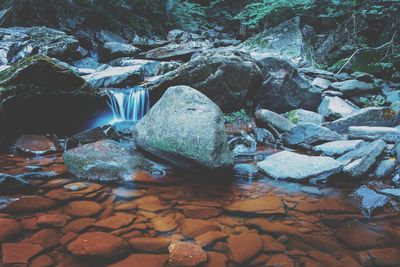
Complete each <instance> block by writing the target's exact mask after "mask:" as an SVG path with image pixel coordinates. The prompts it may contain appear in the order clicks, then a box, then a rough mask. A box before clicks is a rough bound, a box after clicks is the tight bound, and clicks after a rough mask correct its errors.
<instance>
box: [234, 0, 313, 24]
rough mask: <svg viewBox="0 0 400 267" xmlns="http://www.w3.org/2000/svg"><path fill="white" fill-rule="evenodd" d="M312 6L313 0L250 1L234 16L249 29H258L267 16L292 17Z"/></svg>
mask: <svg viewBox="0 0 400 267" xmlns="http://www.w3.org/2000/svg"><path fill="white" fill-rule="evenodd" d="M313 6H314V0H262V1H255V2H254V1H252V2H251V3H250V4H248V5H246V6H245V7H244V9H243V10H242V11H241V12H240V13H239V14H237V15H236V17H235V18H236V19H238V20H241V21H243V23H244V24H246V25H247V26H248V27H249V28H251V29H254V28H256V27H258V26H259V25H260V24H261V23H262V22H264V21H265V19H266V18H267V17H268V16H270V15H271V16H278V17H279V16H282V15H284V16H285V17H286V16H288V15H289V16H294V15H296V14H299V13H301V12H304V11H305V10H308V9H310V8H312V7H313Z"/></svg>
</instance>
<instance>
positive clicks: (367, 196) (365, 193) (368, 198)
mask: <svg viewBox="0 0 400 267" xmlns="http://www.w3.org/2000/svg"><path fill="white" fill-rule="evenodd" d="M354 195H356V196H357V197H359V198H360V199H361V208H362V210H363V212H365V213H366V214H367V215H372V213H373V212H374V211H375V210H377V209H382V208H383V207H384V206H385V205H386V204H387V203H388V201H389V198H388V197H387V196H385V195H382V194H378V193H376V192H375V191H374V190H372V189H370V188H368V187H367V186H366V185H363V186H361V187H360V188H358V189H357V190H356V191H355V192H354Z"/></svg>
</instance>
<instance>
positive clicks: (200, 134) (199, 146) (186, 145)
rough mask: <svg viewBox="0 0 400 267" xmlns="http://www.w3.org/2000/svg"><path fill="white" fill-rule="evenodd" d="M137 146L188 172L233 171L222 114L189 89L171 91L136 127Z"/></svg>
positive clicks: (213, 105) (204, 97) (201, 95)
mask: <svg viewBox="0 0 400 267" xmlns="http://www.w3.org/2000/svg"><path fill="white" fill-rule="evenodd" d="M136 129H137V145H138V146H139V147H141V148H142V149H144V150H146V151H147V152H149V153H151V154H154V155H155V156H158V157H160V158H162V159H164V160H166V161H169V162H170V163H172V164H174V165H175V166H178V167H181V168H184V169H189V170H198V169H200V170H216V169H225V168H227V167H231V166H232V164H233V156H232V153H231V151H230V150H229V147H228V142H227V135H226V131H225V127H224V120H223V115H222V112H221V110H220V109H219V108H218V106H217V105H215V104H214V103H213V102H212V101H211V100H210V99H209V98H207V97H206V96H205V95H203V94H202V93H200V92H199V91H196V90H195V89H193V88H191V87H188V86H175V87H171V88H169V89H168V90H167V91H166V92H165V94H164V95H163V97H162V98H161V99H160V100H159V101H158V102H157V103H156V104H155V105H154V106H153V107H152V108H151V109H150V111H149V112H148V113H147V114H146V116H144V118H143V119H142V120H140V121H139V123H138V124H137V125H136Z"/></svg>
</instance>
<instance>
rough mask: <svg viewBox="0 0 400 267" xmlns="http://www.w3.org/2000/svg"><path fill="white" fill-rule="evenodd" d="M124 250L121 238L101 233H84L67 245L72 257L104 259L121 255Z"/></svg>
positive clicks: (124, 244)
mask: <svg viewBox="0 0 400 267" xmlns="http://www.w3.org/2000/svg"><path fill="white" fill-rule="evenodd" d="M126 249H127V245H126V243H125V242H124V240H123V239H122V238H120V237H118V236H115V235H112V234H108V233H103V232H88V233H84V234H82V235H80V236H79V237H78V238H77V239H75V240H74V241H72V242H71V243H70V244H69V245H68V250H69V251H70V252H71V253H73V254H74V255H77V256H92V257H93V256H96V257H104V258H108V257H113V256H115V255H121V254H123V253H125V252H126Z"/></svg>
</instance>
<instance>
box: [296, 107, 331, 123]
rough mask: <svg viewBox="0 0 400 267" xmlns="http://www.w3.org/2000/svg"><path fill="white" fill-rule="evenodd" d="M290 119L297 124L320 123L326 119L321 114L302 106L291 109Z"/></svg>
mask: <svg viewBox="0 0 400 267" xmlns="http://www.w3.org/2000/svg"><path fill="white" fill-rule="evenodd" d="M288 119H289V120H290V121H291V122H293V123H295V124H297V123H301V122H309V123H314V124H317V125H320V124H322V123H323V122H324V121H325V119H324V116H322V115H321V114H318V113H316V112H313V111H309V110H305V109H301V108H299V109H295V110H292V111H290V112H289V113H288Z"/></svg>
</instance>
